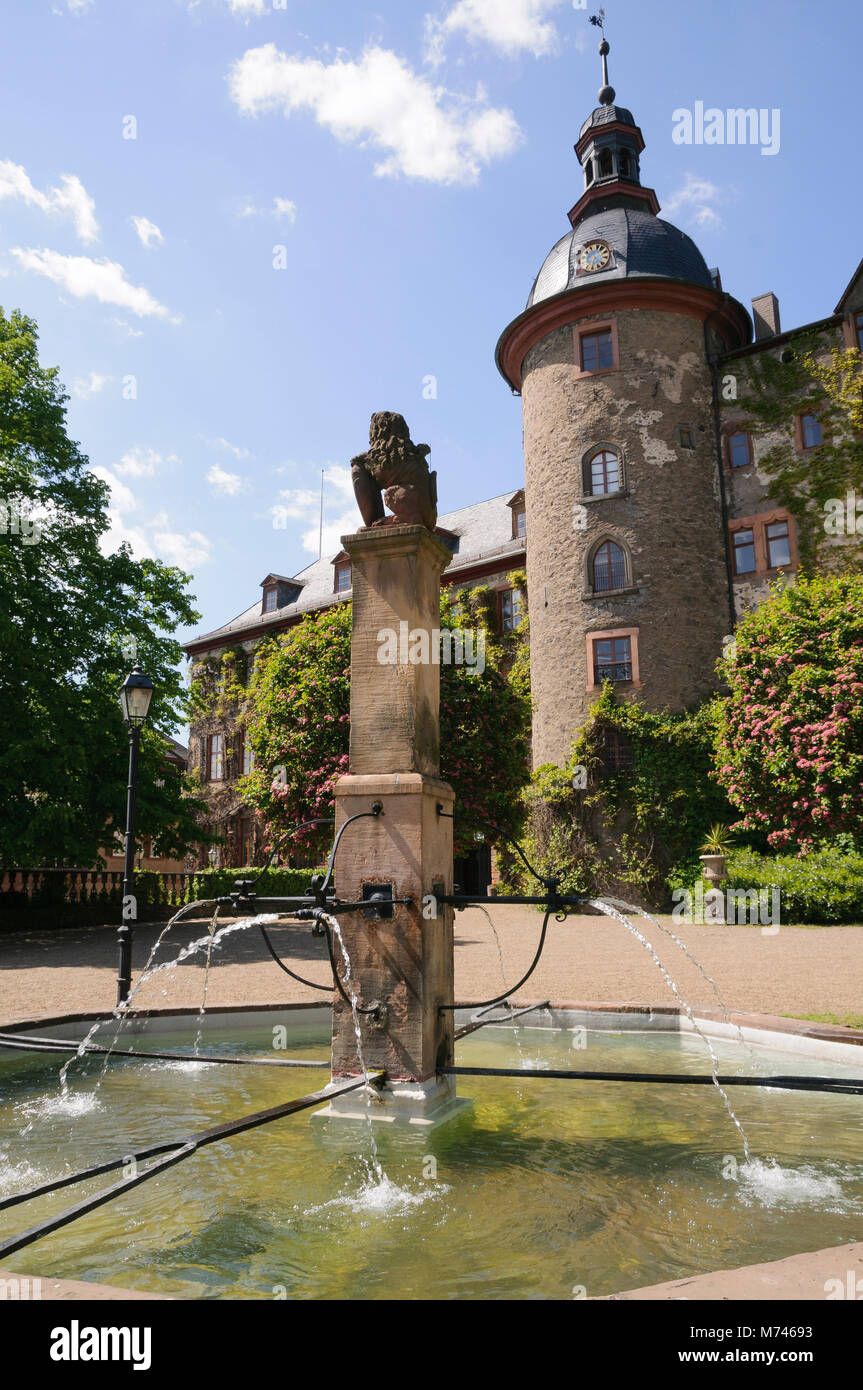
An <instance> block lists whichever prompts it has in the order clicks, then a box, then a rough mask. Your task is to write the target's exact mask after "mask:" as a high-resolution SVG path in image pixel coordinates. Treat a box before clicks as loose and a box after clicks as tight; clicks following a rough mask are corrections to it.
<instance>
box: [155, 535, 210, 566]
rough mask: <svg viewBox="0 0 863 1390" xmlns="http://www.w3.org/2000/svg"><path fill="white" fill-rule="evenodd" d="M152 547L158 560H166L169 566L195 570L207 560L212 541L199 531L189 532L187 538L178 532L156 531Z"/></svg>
mask: <svg viewBox="0 0 863 1390" xmlns="http://www.w3.org/2000/svg"><path fill="white" fill-rule="evenodd" d="M153 546H154V549H155V551H156V554H157V555H158V556H159V558H160V559H162V560H166V561H167V563H168V564H169V565H179V567H180V569H183V570H195V569H197V568H198V567H199V566H200V565H203V564H206V562H207V560H209V558H210V552H211V550H212V541H210V540H208V539H207V537H206V536H205V535H203V533H202V532H201V531H190V532H189V534H188V535H187V536H184V535H183V534H182V532H180V531H157V532H156V534H155V535H154V536H153Z"/></svg>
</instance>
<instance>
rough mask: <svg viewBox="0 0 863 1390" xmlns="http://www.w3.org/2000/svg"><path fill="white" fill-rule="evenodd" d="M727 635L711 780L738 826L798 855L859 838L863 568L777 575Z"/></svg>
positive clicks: (862, 817) (862, 813)
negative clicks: (766, 594)
mask: <svg viewBox="0 0 863 1390" xmlns="http://www.w3.org/2000/svg"><path fill="white" fill-rule="evenodd" d="M735 635H736V641H735V643H734V644H733V645H732V646H731V648H730V649H729V652H728V654H727V655H726V657H725V658H724V659H723V661H722V662H721V663H720V668H721V670H722V672H723V674H724V676H725V679H726V681H727V682H728V685H729V687H730V695H729V696H728V697H727V699H725V700H724V701H722V702H721V713H720V723H719V731H718V738H717V753H718V757H717V763H718V772H717V774H716V776H717V779H718V781H719V783H720V785H721V786H723V787H724V788H725V790H726V792H727V794H728V797H729V799H730V800H731V802H732V804H733V805H734V806H735V807H737V809H738V810H739V812H740V813H741V820H740V822H739V825H740V827H741V828H743V829H746V830H757V831H760V832H762V833H763V834H766V837H767V841H768V843H769V844H770V845H771V847H772V848H774V849H784V848H786V847H791V848H796V849H797V850H798V851H799V852H800V853H801V854H803V853H806V852H808V851H809V850H811V849H812V848H813V847H815V846H817V845H822V844H828V843H830V842H831V841H833V840H835V839H836V838H837V837H838V836H840V835H842V836H851V837H853V838H854V840H856V841H857V843H863V575H860V574H853V573H852V574H845V575H825V574H820V575H816V576H812V577H805V576H800V577H798V580H797V583H796V584H794V585H785V584H782V583H781V582H777V584H775V585H774V586H773V589H772V592H771V597H770V598H769V600H768V601H767V602H766V603H763V604H762V605H761V607H760V608H758V609H756V611H755V612H754V613H750V614H749V615H748V616H747V617H745V618H744V619H743V621H742V622H741V623H740V624H739V626H738V628H737V631H736V634H735Z"/></svg>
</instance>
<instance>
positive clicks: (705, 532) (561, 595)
mask: <svg viewBox="0 0 863 1390" xmlns="http://www.w3.org/2000/svg"><path fill="white" fill-rule="evenodd" d="M592 317H593V318H597V317H598V316H592ZM614 317H615V322H616V331H617V340H618V352H619V360H618V364H617V366H616V368H615V369H612V370H607V371H602V372H597V373H592V374H589V375H585V374H582V373H581V372H580V371H579V369H578V368H577V366H576V364H575V346H574V337H573V325H574V324H582V325H583V324H587V323H589V322H590V321H591V319H590V318H580V319H574V320H573V324H571V325H567V326H566V327H563V328H559V329H556V330H554V331H553V332H551V333H549V334H548V335H547V336H546V337H545V338H544V339H542V341H541V342H539V343H538V344H536V345H535V346H534V347H533V348H532V349H531V350H530V352H529V353H528V355H527V357H526V359H525V363H524V382H523V387H522V399H523V416H524V451H525V477H526V487H525V490H526V496H527V535H528V558H527V577H528V593H529V596H530V612H531V675H532V683H533V695H534V702H535V714H534V740H533V741H534V763H535V765H537V766H538V765H540V764H542V763H544V762H556V763H563V762H565V761H566V759H567V757H568V753H569V746H570V742H571V739H572V735H573V732H574V730H575V729H576V728H577V727H578V726H579V725H580V724H582V723H583V722H584V720H585V718H586V717H587V714H588V711H589V709H590V705H591V703H592V701H593V699H594V698H595V696H596V693H597V692H596V691H592V690H590V689H589V688H588V687H589V685H590V684H591V683H592V672H589V671H588V660H587V634H588V633H589V632H596V631H600V630H603V631H604V630H608V629H613V630H617V629H637V630H638V659H639V667H640V672H639V684H638V685H637V686H636V685H630V686H621V687H619V688H620V689H621V690H623V691H625V692H626V693H628V694H629V695H630V696H632V697H637V698H638V699H640V700H641V701H642V702H643V703H644V704H646V705H647V706H648V707H649V708H652V709H657V708H661V707H663V706H670V707H672V708H677V709H679V708H682V707H684V706H685V705H687V704H690V703H695V702H697V701H700V700H703V699H704V698H705V697H706V696H707V695H709V694H710V692H711V691H712V690H713V689H714V688H715V676H714V664H715V661H716V658H717V657H718V656H719V654H720V652H721V648H722V638H723V636H724V635H725V634H726V633H728V632H729V631H730V628H731V615H730V600H729V587H728V567H727V558H726V548H725V539H724V534H723V523H722V505H721V494H720V479H719V471H718V466H717V441H716V437H715V427H714V415H713V407H712V383H711V376H710V370H709V367H708V364H707V361H706V356H705V348H704V330H703V326H702V324H701V322H700V321H699V320H697V319H696V318H693V317H689V316H687V315H682V314H676V313H671V312H665V311H658V310H638V309H635V310H625V311H621V312H619V313H617V314H616V315H615V316H614ZM607 321H608V317H607V316H603V318H602V319H601V322H603V323H606V322H607ZM682 429H684V430H688V431H690V432H691V438H692V444H693V447H692V448H687V447H684V446H683V444H682V442H681V436H680V431H681V430H682ZM600 444H606V445H607V446H614V447H615V448H616V450H617V452H618V453H619V455H620V457H621V458H622V461H623V470H624V471H623V482H622V490H621V492H620V493H619V494H618V495H613V496H610V497H602V498H588V499H585V497H584V491H585V489H584V485H583V472H582V468H583V458H584V455H585V454H586V453H587V452H589V451H590V450H591V448H593V447H595V446H598V445H600ZM605 538H608V539H611V540H614V541H616V542H617V543H618V544H622V545H623V546H624V548H628V550H629V554H630V557H631V573H630V575H629V576H628V580H627V584H626V588H625V590H624V591H623V592H617V593H615V594H613V595H608V596H601V597H593V596H592V595H590V594H589V592H588V589H589V580H588V573H589V560H590V556H591V552H592V551H593V550H594V548H595V547H596V545H597V544H598V543H599V542H600V541H601V540H603V539H605Z"/></svg>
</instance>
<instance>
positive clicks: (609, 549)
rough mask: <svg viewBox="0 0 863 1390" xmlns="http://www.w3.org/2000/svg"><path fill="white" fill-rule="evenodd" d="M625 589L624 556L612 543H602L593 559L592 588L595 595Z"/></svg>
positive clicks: (617, 546) (618, 547)
mask: <svg viewBox="0 0 863 1390" xmlns="http://www.w3.org/2000/svg"><path fill="white" fill-rule="evenodd" d="M625 587H626V556H625V555H624V553H623V551H622V550H621V548H620V546H619V545H615V543H614V541H603V543H602V545H601V546H599V548H598V549H597V551H596V554H595V555H594V557H593V588H594V592H596V593H605V592H606V590H608V589H624V588H625Z"/></svg>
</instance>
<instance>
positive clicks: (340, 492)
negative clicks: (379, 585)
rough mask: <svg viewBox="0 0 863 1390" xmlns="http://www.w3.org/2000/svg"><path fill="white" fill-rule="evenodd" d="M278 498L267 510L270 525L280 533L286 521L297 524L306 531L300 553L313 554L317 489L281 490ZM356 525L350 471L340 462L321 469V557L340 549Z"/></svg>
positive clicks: (357, 517)
mask: <svg viewBox="0 0 863 1390" xmlns="http://www.w3.org/2000/svg"><path fill="white" fill-rule="evenodd" d="M279 497H280V498H281V499H282V500H281V501H280V502H277V503H276V504H275V505H274V506H272V507H271V508H270V515H271V517H272V518H273V525H274V526H275V527H277V528H278V529H280V530H281V529H284V528H285V527H286V525H287V523H288V522H289V521H298V522H300V523H301V524H302V525H304V526H305V528H306V529H305V530H304V531H303V533H302V536H301V540H300V544H301V545H302V547H303V550H306V551H308V552H309V553H310V554H311V555H317V553H318V528H319V525H320V508H321V493H320V486H318V487H317V488H316V489H313V488H285V489H284V491H282V492H280V493H279ZM360 524H361V520H360V515H359V512H358V511H357V504H356V502H355V501H354V487H353V483H352V481H351V470H350V469H349V468H346V467H345V466H344V465H343V464H340V463H330V464H328V465H327V466H326V468H325V469H324V530H323V553H324V555H335V554H337V553H338V551H339V550H341V548H342V540H341V538H342V536H344V535H348V534H349V533H351V532H353V531H356V530H357V528H358V526H359V525H360Z"/></svg>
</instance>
